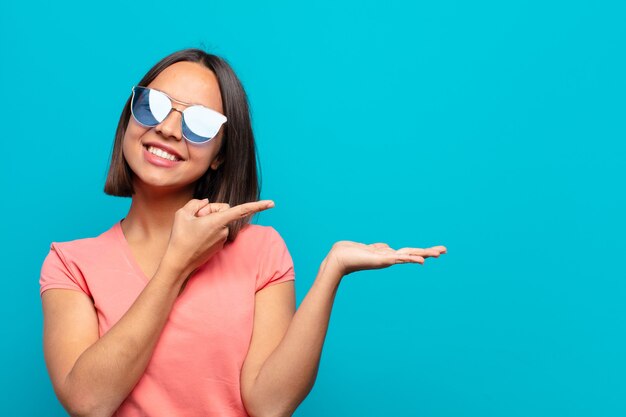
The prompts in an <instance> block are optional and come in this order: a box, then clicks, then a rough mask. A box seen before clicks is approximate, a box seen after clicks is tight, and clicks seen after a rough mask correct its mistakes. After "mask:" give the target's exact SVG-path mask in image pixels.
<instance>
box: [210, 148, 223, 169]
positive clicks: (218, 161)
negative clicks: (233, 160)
mask: <svg viewBox="0 0 626 417" xmlns="http://www.w3.org/2000/svg"><path fill="white" fill-rule="evenodd" d="M222 162H223V161H222V153H221V152H220V153H219V154H217V156H216V157H215V158H214V159H213V162H211V169H212V170H213V171H217V169H218V168H219V167H220V165H222Z"/></svg>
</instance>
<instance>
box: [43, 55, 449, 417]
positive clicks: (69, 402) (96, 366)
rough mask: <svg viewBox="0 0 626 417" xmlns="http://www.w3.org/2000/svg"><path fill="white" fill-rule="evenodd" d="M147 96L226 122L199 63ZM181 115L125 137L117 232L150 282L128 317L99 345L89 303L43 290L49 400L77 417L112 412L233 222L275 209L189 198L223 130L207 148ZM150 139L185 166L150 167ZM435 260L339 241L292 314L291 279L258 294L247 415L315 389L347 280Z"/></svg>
mask: <svg viewBox="0 0 626 417" xmlns="http://www.w3.org/2000/svg"><path fill="white" fill-rule="evenodd" d="M149 87H154V88H157V89H160V90H162V91H164V92H166V93H167V94H168V95H169V96H170V97H172V98H174V99H176V100H180V101H184V102H187V103H198V104H203V105H205V106H207V107H209V108H212V109H214V110H217V111H219V112H220V113H223V112H222V102H221V97H220V93H219V88H218V84H217V79H216V78H215V75H214V74H213V73H212V72H211V71H210V70H208V69H207V68H205V67H204V66H202V65H200V64H196V63H190V62H179V63H176V64H173V65H171V66H170V67H168V68H166V69H165V70H164V71H163V72H162V73H161V74H159V76H158V77H157V78H156V79H155V80H154V81H153V82H152V83H151V84H150V85H149ZM175 107H176V108H177V109H179V110H183V109H184V107H185V106H184V105H181V104H175ZM181 117H182V116H181V115H180V114H179V113H178V112H171V113H170V114H169V115H168V117H167V118H166V119H165V120H164V121H163V122H162V123H161V124H159V125H157V126H156V127H154V128H146V127H144V126H141V125H139V124H137V123H136V122H135V121H134V120H133V118H132V117H131V119H130V121H129V125H128V128H127V131H126V136H125V137H124V143H123V150H124V156H125V158H126V160H127V161H128V164H129V165H130V167H131V169H132V170H133V172H134V174H135V181H134V188H135V194H134V195H133V199H132V204H131V208H130V210H129V212H128V215H127V216H126V217H125V220H124V221H123V222H122V230H123V232H124V235H125V237H126V240H127V241H128V244H129V246H130V248H131V251H132V253H133V256H134V257H135V260H136V261H137V263H138V264H139V265H140V267H141V269H142V271H143V272H144V274H145V275H146V276H147V277H149V278H150V279H149V282H148V284H147V286H146V288H145V289H144V290H143V291H142V293H141V294H140V295H139V297H138V298H137V300H136V301H135V302H134V303H133V305H132V306H131V307H130V308H129V310H128V312H127V313H126V314H125V315H124V316H123V317H122V318H121V319H120V320H119V321H118V322H117V323H116V324H115V325H114V326H113V327H112V328H111V329H110V330H109V331H108V332H107V333H106V334H104V335H103V336H102V337H98V322H97V316H96V313H95V310H94V306H93V303H92V301H91V300H90V299H89V298H87V297H86V296H85V295H84V294H82V293H80V292H77V291H72V290H64V289H51V290H48V291H45V292H44V293H43V296H42V303H43V310H44V354H45V357H46V364H47V366H48V371H49V374H50V376H51V380H52V383H53V387H54V389H55V392H56V393H57V396H58V398H59V400H60V401H61V403H62V404H63V405H64V407H65V408H66V409H67V410H68V412H69V414H70V415H72V416H98V417H99V416H110V415H111V414H112V413H113V412H114V411H115V410H116V409H117V408H118V407H119V405H120V404H121V403H122V402H123V401H124V399H125V398H126V397H127V396H128V394H129V393H130V392H131V391H132V388H133V387H134V385H135V384H136V382H137V381H138V380H139V379H140V378H141V376H142V375H143V372H144V371H145V368H146V366H147V364H148V362H149V360H150V357H151V355H152V352H153V350H154V347H155V345H156V343H157V341H158V339H159V335H160V334H161V331H162V329H163V326H164V325H165V323H166V321H167V318H168V316H169V313H170V311H171V309H172V306H173V304H174V301H175V300H176V297H177V296H178V295H179V294H180V292H181V291H182V289H183V288H184V284H185V282H186V280H187V278H188V277H189V276H190V275H191V274H192V273H193V271H194V270H195V269H196V268H197V267H198V266H200V265H202V264H203V263H205V262H206V261H207V260H208V259H210V257H211V256H213V255H214V254H215V253H217V252H218V251H219V250H221V249H222V247H223V244H224V242H225V240H226V237H227V235H228V224H229V223H230V222H232V221H233V220H236V219H239V218H242V217H245V216H248V215H250V214H253V213H257V212H260V211H263V210H267V209H270V208H272V207H273V206H274V203H273V201H271V200H263V201H259V202H252V203H246V204H242V205H239V206H236V207H230V206H229V205H228V204H223V203H214V202H209V201H208V200H197V199H192V195H193V189H194V183H195V181H197V179H198V178H200V176H201V175H202V174H203V173H204V172H205V171H206V169H208V168H209V167H210V168H212V169H216V168H217V167H219V164H220V163H221V161H220V160H219V157H218V153H219V149H220V146H221V143H222V132H221V131H220V133H219V134H218V136H217V137H216V138H214V139H213V140H211V141H210V142H208V143H207V144H203V145H192V144H189V143H188V142H187V141H186V140H185V139H184V138H183V137H182V132H181V120H180V118H181ZM147 142H151V143H160V144H166V145H167V146H169V147H171V148H174V149H175V150H176V152H177V153H178V154H179V155H180V156H181V157H182V159H183V162H182V163H180V164H178V165H177V166H176V167H175V168H163V167H157V166H154V165H152V164H149V163H148V162H147V161H146V160H145V158H144V156H143V154H142V152H143V149H144V144H145V143H147ZM442 253H446V248H445V247H444V246H434V247H431V248H425V249H424V248H402V249H399V250H395V249H392V248H390V247H389V246H388V245H387V244H385V243H374V244H370V245H366V244H362V243H358V242H351V241H340V242H337V243H335V244H334V245H333V246H332V248H331V250H330V251H329V253H328V255H327V256H326V257H325V258H324V260H323V261H322V263H321V265H320V267H319V270H318V274H317V276H316V279H315V281H314V283H313V285H312V286H311V288H310V290H309V292H308V293H307V295H306V297H305V298H304V299H303V301H302V303H301V304H300V306H299V308H298V309H297V310H296V303H295V290H294V283H293V281H288V282H284V283H280V284H276V285H272V286H269V287H267V288H265V289H263V290H261V291H259V292H257V294H256V298H255V312H254V325H253V334H252V340H251V344H250V347H249V351H248V354H247V356H246V359H245V361H244V364H243V368H242V370H241V395H242V400H243V402H244V405H245V407H246V410H247V411H248V413H249V414H250V415H251V416H253V417H265V416H268V417H274V416H290V415H291V414H292V413H293V412H294V410H295V409H296V408H297V407H298V405H299V404H300V403H301V402H302V401H303V400H304V398H305V397H306V396H307V394H308V393H309V392H310V390H311V388H312V387H313V384H314V382H315V378H316V375H317V370H318V367H319V360H320V356H321V351H322V346H323V343H324V338H325V336H326V332H327V329H328V322H329V318H330V314H331V310H332V304H333V301H334V298H335V295H336V292H337V290H338V288H339V284H340V283H341V280H342V279H343V277H344V276H346V275H348V274H351V273H353V272H355V271H359V270H365V269H379V268H385V267H388V266H391V265H394V264H397V263H418V264H423V263H424V261H425V258H428V257H438V256H440V254H442Z"/></svg>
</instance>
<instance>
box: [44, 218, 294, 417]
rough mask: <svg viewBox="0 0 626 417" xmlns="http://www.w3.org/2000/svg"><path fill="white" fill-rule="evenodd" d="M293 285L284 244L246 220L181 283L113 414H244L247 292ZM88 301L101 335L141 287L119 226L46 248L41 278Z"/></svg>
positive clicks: (249, 315) (249, 318) (250, 307)
mask: <svg viewBox="0 0 626 417" xmlns="http://www.w3.org/2000/svg"><path fill="white" fill-rule="evenodd" d="M293 279H294V267H293V261H292V258H291V255H290V254H289V251H288V250H287V247H286V245H285V242H284V241H283V239H282V238H281V236H280V235H279V234H278V232H277V231H276V230H275V229H274V228H273V227H271V226H260V225H254V224H249V225H247V226H246V227H244V228H243V229H242V230H241V231H240V232H239V234H238V236H237V238H236V239H235V241H234V242H231V243H228V244H226V245H225V246H224V248H223V249H222V250H221V251H219V252H218V253H217V254H215V255H214V256H213V257H212V258H211V259H209V261H208V262H207V263H206V264H204V265H203V266H202V267H200V268H199V269H198V270H197V272H196V273H195V274H194V275H193V276H192V277H191V278H190V279H189V281H188V282H187V285H186V287H185V289H184V291H183V292H182V294H181V295H180V296H179V297H178V298H177V299H176V302H175V303H174V306H173V309H172V311H171V313H170V315H169V318H168V321H167V323H166V324H165V327H164V329H163V332H162V333H161V335H160V338H159V341H158V343H157V345H156V348H155V350H154V352H153V355H152V358H151V359H150V362H149V363H148V366H147V368H146V370H145V373H144V374H143V376H142V377H141V378H140V379H139V381H138V383H137V385H136V386H135V387H134V389H133V390H132V391H131V393H130V394H129V396H128V397H127V398H126V400H125V401H124V402H123V403H122V404H121V406H120V407H119V409H118V410H117V412H116V413H115V414H114V416H118V417H139V416H150V417H154V416H185V417H195V416H197V417H200V416H202V417H208V416H220V417H231V416H232V417H234V416H237V417H239V416H247V415H248V414H247V413H246V410H245V408H244V406H243V402H242V400H241V389H240V383H239V376H240V371H241V368H242V365H243V362H244V359H245V357H246V354H247V352H248V347H249V345H250V339H251V336H252V327H253V317H254V297H255V293H256V292H257V291H259V290H261V289H262V288H265V287H267V286H269V285H273V284H277V283H279V282H285V281H289V280H293ZM39 283H40V294H43V292H44V291H46V290H48V289H50V288H68V289H72V290H77V291H81V292H83V293H84V294H86V295H87V296H89V297H90V298H91V300H92V301H93V303H94V306H95V309H96V311H97V314H98V327H99V334H100V336H102V335H103V334H105V333H106V332H107V331H108V330H109V329H110V328H111V327H112V326H114V325H115V323H117V321H118V320H119V319H120V318H121V317H122V316H123V315H124V313H126V311H127V310H128V309H129V307H130V306H131V305H132V303H133V302H134V301H135V299H136V298H137V297H138V296H139V294H140V293H141V291H142V290H143V289H144V287H145V286H146V284H147V283H148V278H147V277H146V276H145V275H144V274H143V272H142V271H141V269H140V268H139V265H138V264H137V262H136V261H135V260H134V258H133V256H132V252H131V251H130V247H129V246H128V243H127V242H126V238H125V237H124V234H123V232H122V227H121V225H120V222H118V223H116V224H115V225H114V226H113V227H111V228H110V229H109V230H107V231H106V232H104V233H102V234H101V235H99V236H97V237H94V238H87V239H79V240H74V241H70V242H61V243H57V242H54V243H52V244H51V250H50V252H49V253H48V256H47V257H46V259H45V261H44V263H43V266H42V269H41V278H40V281H39Z"/></svg>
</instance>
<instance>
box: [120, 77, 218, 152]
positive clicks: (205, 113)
mask: <svg viewBox="0 0 626 417" xmlns="http://www.w3.org/2000/svg"><path fill="white" fill-rule="evenodd" d="M132 91H133V97H132V99H131V103H130V111H131V113H132V115H133V118H134V119H135V120H136V121H137V123H139V124H140V125H143V126H146V127H154V126H156V125H158V124H159V123H161V122H162V121H163V120H165V118H166V117H167V116H168V115H169V114H170V113H171V112H172V110H174V111H177V112H179V113H181V114H182V116H183V117H182V125H183V137H184V138H185V139H186V140H187V141H189V142H191V143H196V144H197V143H206V142H208V141H210V140H211V139H213V138H214V137H215V136H216V135H217V133H218V132H219V130H220V127H221V126H222V125H223V124H224V123H226V116H224V115H223V114H221V113H219V112H216V111H215V110H211V109H209V108H208V107H205V106H201V105H198V104H195V105H190V103H184V102H182V101H178V100H175V99H173V98H171V97H170V96H168V95H167V94H165V93H164V92H163V91H159V90H155V89H153V88H148V87H141V86H133V89H132ZM172 102H176V103H181V104H185V105H189V107H187V108H186V109H185V110H183V111H180V110H178V109H175V108H174V107H173V105H172Z"/></svg>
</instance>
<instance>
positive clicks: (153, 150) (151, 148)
mask: <svg viewBox="0 0 626 417" xmlns="http://www.w3.org/2000/svg"><path fill="white" fill-rule="evenodd" d="M144 148H146V150H147V151H148V152H150V153H151V154H152V155H156V156H158V157H159V158H163V159H167V160H168V161H182V159H180V158H178V157H177V156H176V155H172V154H171V153H168V152H165V151H164V150H163V149H161V148H157V147H156V146H150V145H148V146H144Z"/></svg>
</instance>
